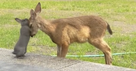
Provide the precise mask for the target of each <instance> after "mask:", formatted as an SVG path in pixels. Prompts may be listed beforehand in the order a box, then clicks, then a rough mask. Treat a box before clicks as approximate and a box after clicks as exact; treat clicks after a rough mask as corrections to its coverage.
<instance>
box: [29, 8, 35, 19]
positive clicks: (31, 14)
mask: <svg viewBox="0 0 136 71" xmlns="http://www.w3.org/2000/svg"><path fill="white" fill-rule="evenodd" d="M35 17H36V13H35V12H34V10H33V9H31V10H30V18H31V19H35Z"/></svg>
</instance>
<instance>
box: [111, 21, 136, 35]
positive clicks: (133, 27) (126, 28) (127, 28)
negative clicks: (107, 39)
mask: <svg viewBox="0 0 136 71" xmlns="http://www.w3.org/2000/svg"><path fill="white" fill-rule="evenodd" d="M111 26H113V27H115V28H118V29H120V31H119V30H118V29H114V30H115V32H120V33H121V34H129V33H134V32H136V24H126V23H125V22H120V21H114V22H113V23H112V24H111Z"/></svg>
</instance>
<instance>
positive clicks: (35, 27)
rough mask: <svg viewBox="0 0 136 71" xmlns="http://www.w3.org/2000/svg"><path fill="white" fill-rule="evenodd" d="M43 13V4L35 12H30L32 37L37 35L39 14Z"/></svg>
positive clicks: (38, 5)
mask: <svg viewBox="0 0 136 71" xmlns="http://www.w3.org/2000/svg"><path fill="white" fill-rule="evenodd" d="M40 12H41V4H40V2H39V3H38V4H37V6H36V7H35V10H33V9H31V10H30V18H29V26H30V28H31V35H35V34H36V33H37V32H38V29H39V26H40V25H39V24H40V20H39V13H40Z"/></svg>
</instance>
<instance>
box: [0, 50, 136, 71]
mask: <svg viewBox="0 0 136 71" xmlns="http://www.w3.org/2000/svg"><path fill="white" fill-rule="evenodd" d="M12 51H13V50H9V49H3V48H0V71H136V69H130V68H124V67H118V66H112V65H105V64H98V63H93V62H87V61H80V60H72V59H66V58H58V57H52V56H46V55H40V54H33V53H27V54H26V55H25V57H21V58H16V57H15V55H13V54H12Z"/></svg>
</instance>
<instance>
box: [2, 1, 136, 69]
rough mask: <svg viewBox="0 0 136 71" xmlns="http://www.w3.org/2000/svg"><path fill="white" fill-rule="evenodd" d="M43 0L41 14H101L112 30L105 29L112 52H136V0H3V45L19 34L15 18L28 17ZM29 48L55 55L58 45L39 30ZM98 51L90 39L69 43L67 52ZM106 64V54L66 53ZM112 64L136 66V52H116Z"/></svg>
mask: <svg viewBox="0 0 136 71" xmlns="http://www.w3.org/2000/svg"><path fill="white" fill-rule="evenodd" d="M38 2H41V5H42V13H41V16H42V17H44V18H45V19H58V18H66V17H75V16H82V15H98V16H101V17H102V18H103V19H105V20H106V21H107V22H108V23H109V24H110V26H111V28H112V30H113V32H114V33H113V35H110V34H109V33H106V35H105V38H104V39H105V40H106V42H107V43H108V44H109V46H110V47H111V49H112V53H127V52H136V37H135V36H136V28H135V27H136V1H135V0H46V1H45V0H19V1H18V0H0V47H1V48H7V49H13V47H14V45H15V44H16V42H17V40H18V38H19V29H20V24H18V23H17V22H16V21H15V20H14V18H16V17H18V18H21V19H23V18H29V16H30V13H29V12H30V10H31V9H34V8H35V6H36V5H37V3H38ZM28 52H31V53H40V54H45V55H56V45H55V44H54V43H53V42H52V41H51V40H50V38H49V37H48V36H47V35H46V34H44V33H43V32H41V31H40V30H39V31H38V34H37V35H36V36H35V37H33V38H31V39H30V42H29V44H28ZM95 54H96V55H97V54H102V52H101V51H100V50H98V49H97V48H95V47H93V46H92V45H90V44H89V43H84V44H78V43H74V44H72V45H70V47H69V51H68V55H95ZM67 58H70V59H79V60H84V61H90V62H96V63H102V64H104V57H88V58H85V57H78V58H74V57H67ZM113 65H115V66H121V67H127V68H134V69H136V54H125V55H116V56H113Z"/></svg>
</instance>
